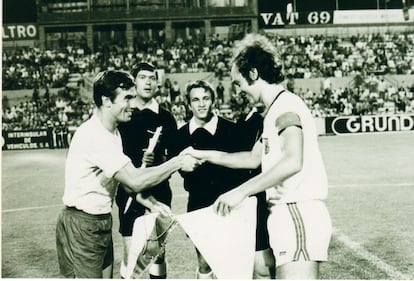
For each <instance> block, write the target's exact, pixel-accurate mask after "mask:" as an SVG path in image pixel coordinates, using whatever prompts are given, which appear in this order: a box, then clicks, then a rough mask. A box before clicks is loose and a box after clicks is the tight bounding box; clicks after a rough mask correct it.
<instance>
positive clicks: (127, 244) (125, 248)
mask: <svg viewBox="0 0 414 281" xmlns="http://www.w3.org/2000/svg"><path fill="white" fill-rule="evenodd" d="M131 239H132V237H131V236H122V245H123V256H122V261H121V268H120V269H119V273H120V275H121V278H125V277H126V276H125V275H126V273H127V272H126V270H127V265H128V253H129V248H130V247H131Z"/></svg>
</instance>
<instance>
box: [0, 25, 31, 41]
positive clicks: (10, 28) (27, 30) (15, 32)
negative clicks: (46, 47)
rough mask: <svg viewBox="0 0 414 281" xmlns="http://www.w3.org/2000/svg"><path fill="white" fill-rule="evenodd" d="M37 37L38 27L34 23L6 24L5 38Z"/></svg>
mask: <svg viewBox="0 0 414 281" xmlns="http://www.w3.org/2000/svg"><path fill="white" fill-rule="evenodd" d="M35 38H37V27H36V25H34V24H9V25H7V24H4V25H3V40H5V41H7V40H9V41H10V40H23V39H35Z"/></svg>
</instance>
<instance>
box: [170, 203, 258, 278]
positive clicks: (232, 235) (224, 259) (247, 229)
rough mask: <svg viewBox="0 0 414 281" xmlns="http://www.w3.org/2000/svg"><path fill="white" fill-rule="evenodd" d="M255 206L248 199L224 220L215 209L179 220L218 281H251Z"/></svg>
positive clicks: (194, 213)
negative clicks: (227, 280) (248, 280)
mask: <svg viewBox="0 0 414 281" xmlns="http://www.w3.org/2000/svg"><path fill="white" fill-rule="evenodd" d="M256 204H257V202H256V198H255V197H252V198H248V199H246V200H245V201H244V202H243V203H242V204H241V205H240V206H239V207H238V208H237V209H235V210H233V211H232V212H231V213H230V214H229V215H227V216H225V217H222V216H219V215H217V214H216V213H215V212H214V210H213V207H212V206H210V207H207V208H203V209H199V210H196V211H193V212H190V213H187V214H183V215H179V216H176V219H177V221H178V222H179V224H180V225H181V227H182V228H183V229H184V231H185V232H186V233H187V234H188V236H189V237H190V239H191V240H192V242H193V243H194V245H195V246H196V247H197V249H198V250H199V251H200V253H201V254H202V255H203V257H204V258H205V260H206V261H207V263H208V264H209V265H210V267H211V269H212V270H213V272H214V274H215V275H216V277H217V278H218V279H252V277H253V266H254V254H255V242H256ZM229 261H230V262H229Z"/></svg>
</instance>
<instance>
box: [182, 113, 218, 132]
mask: <svg viewBox="0 0 414 281" xmlns="http://www.w3.org/2000/svg"><path fill="white" fill-rule="evenodd" d="M217 124H218V117H217V115H215V114H213V117H212V118H211V119H210V121H208V122H207V123H206V124H204V125H203V126H202V125H199V124H197V123H196V121H195V118H194V117H193V118H191V120H190V122H189V125H188V126H189V131H190V135H192V134H193V133H194V131H195V130H197V129H198V128H204V129H206V130H207V131H208V132H209V133H210V134H211V135H213V136H214V134H215V133H216V131H217Z"/></svg>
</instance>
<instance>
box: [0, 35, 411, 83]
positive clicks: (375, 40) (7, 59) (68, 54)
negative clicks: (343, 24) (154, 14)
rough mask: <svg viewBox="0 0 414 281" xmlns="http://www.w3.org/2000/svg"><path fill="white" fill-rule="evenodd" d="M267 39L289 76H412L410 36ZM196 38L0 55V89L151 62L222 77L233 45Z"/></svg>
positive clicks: (169, 70)
mask: <svg viewBox="0 0 414 281" xmlns="http://www.w3.org/2000/svg"><path fill="white" fill-rule="evenodd" d="M269 36H272V40H273V42H274V44H275V45H276V46H277V48H278V50H279V51H280V57H281V62H282V63H283V65H284V69H285V73H286V76H288V77H293V78H317V77H344V76H353V75H356V74H357V73H362V74H364V75H369V74H372V73H374V74H376V75H386V74H414V34H413V33H411V34H399V33H390V34H363V35H358V36H350V37H340V36H326V35H315V36H279V35H278V36H276V35H269ZM201 38H202V36H188V37H187V38H185V39H182V38H178V39H177V40H175V41H174V42H172V43H168V44H167V43H164V42H160V41H158V40H144V39H142V40H139V44H138V43H137V44H135V45H134V46H135V48H134V49H132V48H131V49H130V48H121V47H119V46H101V47H99V49H98V51H96V52H91V51H90V50H89V49H88V48H86V47H84V48H74V47H71V46H68V47H66V48H65V49H62V50H40V49H37V48H30V49H18V50H13V51H8V50H4V52H3V69H2V71H3V90H13V89H28V88H29V89H30V88H35V87H42V86H45V85H50V86H51V87H61V86H64V85H65V84H66V83H67V80H68V77H69V74H70V73H75V72H78V73H95V72H96V71H97V70H99V69H107V68H114V69H130V68H131V66H132V65H133V64H135V63H136V62H137V61H148V62H151V63H153V64H154V65H156V66H157V67H158V68H161V69H164V70H165V71H166V73H176V72H215V73H216V75H217V76H218V77H219V78H221V77H222V76H224V75H227V74H228V70H229V60H230V56H231V47H232V46H233V43H234V42H232V41H229V40H227V39H225V38H220V37H219V36H213V38H212V39H211V40H210V43H209V44H207V43H206V42H204V41H203V39H201Z"/></svg>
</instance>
